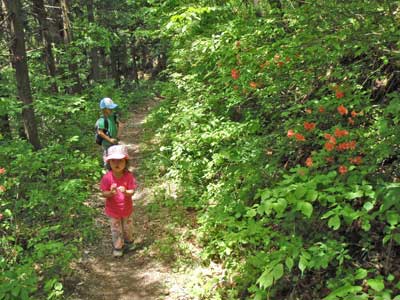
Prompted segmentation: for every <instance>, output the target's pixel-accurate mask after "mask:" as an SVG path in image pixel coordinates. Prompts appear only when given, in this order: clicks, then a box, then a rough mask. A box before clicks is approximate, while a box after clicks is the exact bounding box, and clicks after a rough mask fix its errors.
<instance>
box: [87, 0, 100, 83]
mask: <svg viewBox="0 0 400 300" xmlns="http://www.w3.org/2000/svg"><path fill="white" fill-rule="evenodd" d="M86 7H87V14H88V15H87V17H88V21H89V23H90V24H94V11H93V0H87V3H86ZM97 50H98V49H97V47H93V48H91V49H90V61H91V65H90V75H89V80H93V81H97V80H98V79H99V78H100V69H99V56H98V53H97Z"/></svg>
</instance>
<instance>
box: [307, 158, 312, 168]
mask: <svg viewBox="0 0 400 300" xmlns="http://www.w3.org/2000/svg"><path fill="white" fill-rule="evenodd" d="M312 165H313V160H312V157H311V156H310V157H308V158H307V159H306V166H307V167H309V168H310V167H312Z"/></svg>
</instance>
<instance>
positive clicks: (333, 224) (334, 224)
mask: <svg viewBox="0 0 400 300" xmlns="http://www.w3.org/2000/svg"><path fill="white" fill-rule="evenodd" d="M328 226H329V227H330V228H332V229H333V230H338V229H339V228H340V218H339V216H338V215H334V216H333V217H332V218H330V219H329V221H328Z"/></svg>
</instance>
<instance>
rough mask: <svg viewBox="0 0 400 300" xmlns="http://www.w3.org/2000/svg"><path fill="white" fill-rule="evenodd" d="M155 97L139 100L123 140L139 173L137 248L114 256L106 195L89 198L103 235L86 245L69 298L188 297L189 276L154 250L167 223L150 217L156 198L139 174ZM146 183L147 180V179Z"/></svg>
mask: <svg viewBox="0 0 400 300" xmlns="http://www.w3.org/2000/svg"><path fill="white" fill-rule="evenodd" d="M159 101H160V99H158V98H154V99H151V100H149V101H148V102H146V103H143V104H139V105H138V106H137V107H134V108H133V110H132V111H130V113H129V117H128V118H127V120H126V122H125V124H124V128H123V129H122V134H121V143H122V144H126V145H127V146H128V149H129V155H130V157H131V161H130V167H129V168H130V170H131V171H132V172H133V173H134V174H135V176H136V178H137V180H138V184H139V188H138V189H137V190H136V192H135V194H134V196H133V199H134V213H133V222H134V240H135V244H136V245H137V249H135V250H133V251H131V252H128V253H125V254H124V256H123V257H119V258H114V257H113V256H112V253H111V252H112V251H111V234H110V227H109V223H108V219H107V218H106V216H105V215H104V213H103V208H104V199H103V198H102V197H101V195H100V194H99V193H96V195H93V197H92V199H90V205H91V206H93V207H95V208H96V210H97V211H98V214H97V216H96V220H95V223H96V226H98V227H99V228H100V231H101V236H100V237H99V240H98V243H97V245H88V246H87V248H86V249H85V251H84V254H85V255H84V257H83V259H82V260H81V261H80V262H78V263H77V266H76V270H77V271H78V273H79V278H78V280H76V279H75V280H74V281H78V282H76V283H75V287H74V288H73V289H74V292H73V295H71V296H72V297H70V298H69V299H71V300H78V299H79V300H103V299H104V300H109V299H113V300H139V299H140V300H159V299H160V300H161V299H163V300H188V299H191V298H190V297H189V296H187V295H186V294H187V293H186V291H185V287H184V286H183V284H185V282H186V280H185V278H184V277H185V275H184V274H178V273H176V272H173V271H172V270H171V266H168V265H167V264H165V263H162V260H160V259H159V258H158V257H157V254H155V253H154V251H152V250H151V249H152V248H154V246H153V247H152V244H154V242H155V240H156V237H157V236H158V235H159V232H160V231H162V230H163V229H162V228H161V227H162V226H166V225H167V224H164V223H165V222H166V221H165V219H164V220H152V219H151V218H150V217H149V214H148V208H147V205H148V204H149V199H150V198H151V197H152V191H151V189H152V187H144V186H143V184H142V182H143V181H144V180H143V178H141V174H137V173H136V171H137V170H138V166H139V164H140V160H141V151H140V148H139V141H141V135H142V133H143V129H142V124H143V122H144V120H145V118H146V116H147V115H148V113H149V111H150V110H151V109H152V108H153V107H154V106H156V105H157V103H159ZM147 182H148V181H147Z"/></svg>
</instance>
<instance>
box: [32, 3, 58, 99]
mask: <svg viewBox="0 0 400 300" xmlns="http://www.w3.org/2000/svg"><path fill="white" fill-rule="evenodd" d="M33 12H34V13H35V14H36V17H37V20H38V22H39V26H40V34H41V37H42V41H43V46H44V61H45V63H46V68H47V73H48V75H49V76H50V77H51V79H52V82H51V91H52V92H53V93H57V92H58V87H57V84H56V82H55V79H56V63H55V60H54V56H53V50H52V47H51V39H50V34H49V24H48V22H47V13H46V10H45V8H44V2H43V0H33Z"/></svg>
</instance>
